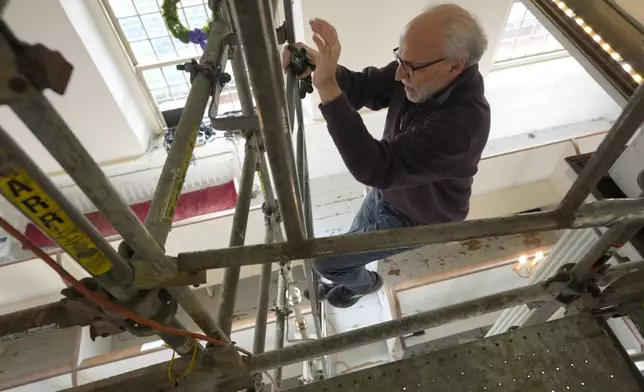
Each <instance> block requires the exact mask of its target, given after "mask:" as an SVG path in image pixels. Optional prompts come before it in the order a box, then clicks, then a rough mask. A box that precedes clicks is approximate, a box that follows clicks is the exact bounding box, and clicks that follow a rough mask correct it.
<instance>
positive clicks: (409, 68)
mask: <svg viewBox="0 0 644 392" xmlns="http://www.w3.org/2000/svg"><path fill="white" fill-rule="evenodd" d="M394 57H395V58H396V61H398V64H399V65H400V66H401V67H402V68H403V69H404V70H405V72H407V74H408V75H409V77H412V76H414V72H415V71H418V70H419V69H423V68H427V67H429V66H432V65H434V64H438V63H440V62H441V61H445V60H446V59H447V57H441V58H440V59H438V60H434V61H429V62H427V63H420V64H412V63H410V62H409V61H405V60H403V59H401V58H400V56H399V55H398V48H395V49H394Z"/></svg>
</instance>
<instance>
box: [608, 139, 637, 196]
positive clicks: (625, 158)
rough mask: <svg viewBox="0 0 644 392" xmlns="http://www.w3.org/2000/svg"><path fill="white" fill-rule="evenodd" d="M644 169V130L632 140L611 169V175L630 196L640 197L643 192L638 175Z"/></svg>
mask: <svg viewBox="0 0 644 392" xmlns="http://www.w3.org/2000/svg"><path fill="white" fill-rule="evenodd" d="M642 170H644V132H642V131H641V129H640V132H639V134H638V135H637V136H635V138H634V139H633V140H632V142H631V144H630V145H629V146H628V148H627V149H626V151H624V153H623V154H622V156H620V157H619V159H618V160H617V162H616V163H615V165H614V166H613V168H612V169H611V170H610V177H611V178H612V179H613V181H615V183H616V184H617V186H619V188H620V189H621V190H622V191H623V192H624V193H625V194H626V196H628V197H639V196H640V194H641V193H642V192H643V191H642V189H641V188H640V186H639V184H638V183H637V176H638V175H639V174H640V172H641V171H642Z"/></svg>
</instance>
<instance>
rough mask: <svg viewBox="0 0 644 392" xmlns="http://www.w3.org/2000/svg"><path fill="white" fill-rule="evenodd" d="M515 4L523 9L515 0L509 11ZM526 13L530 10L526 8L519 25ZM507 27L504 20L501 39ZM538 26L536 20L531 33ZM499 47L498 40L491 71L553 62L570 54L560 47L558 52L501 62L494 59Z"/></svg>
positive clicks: (539, 24) (515, 38) (538, 23)
mask: <svg viewBox="0 0 644 392" xmlns="http://www.w3.org/2000/svg"><path fill="white" fill-rule="evenodd" d="M516 4H521V5H522V6H523V7H525V6H524V5H523V3H522V2H521V1H520V0H515V1H513V2H512V3H511V5H510V9H512V7H514V6H515V5H516ZM528 13H530V10H528V9H527V8H526V10H525V13H524V16H523V18H522V20H521V25H522V24H523V22H524V21H525V19H526V15H527V14H528ZM509 17H510V13H509V12H508V18H509ZM507 25H508V20H507V19H506V22H505V25H504V28H503V31H502V32H501V37H503V34H504V32H505V29H506V27H507ZM521 25H520V26H521ZM538 26H542V25H541V23H540V22H539V21H538V20H537V24H535V26H534V28H533V33H534V30H536V28H537V27H538ZM519 31H520V28H519V29H518V31H517V35H518V33H519ZM548 36H550V37H552V38H553V39H554V36H552V34H550V33H549V32H548ZM516 40H517V36H515V37H514V43H516ZM500 45H501V38H500V39H499V44H498V45H497V47H496V48H495V53H494V56H493V64H492V70H501V69H507V68H512V67H518V66H521V65H527V64H533V63H538V62H542V61H550V60H555V59H559V58H563V57H568V56H570V54H569V53H568V52H567V51H566V49H565V48H563V47H562V48H561V49H559V50H554V51H549V52H543V53H535V54H530V55H526V56H521V57H515V58H513V57H510V58H508V59H503V60H497V59H496V58H497V54H498V51H499V47H500Z"/></svg>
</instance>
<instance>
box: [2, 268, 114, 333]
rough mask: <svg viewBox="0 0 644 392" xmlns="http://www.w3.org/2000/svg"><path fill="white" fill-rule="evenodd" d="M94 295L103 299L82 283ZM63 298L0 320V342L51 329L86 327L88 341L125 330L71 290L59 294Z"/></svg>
mask: <svg viewBox="0 0 644 392" xmlns="http://www.w3.org/2000/svg"><path fill="white" fill-rule="evenodd" d="M82 282H83V283H84V284H85V285H86V286H88V287H89V288H91V289H92V290H94V291H97V292H100V293H101V294H102V295H105V296H107V293H106V292H105V291H104V290H102V289H99V288H98V286H97V285H96V282H93V281H91V279H85V280H83V281H82ZM61 293H62V294H63V295H64V296H65V298H63V299H61V300H60V301H58V302H53V303H50V304H47V305H42V306H37V307H34V308H30V309H25V310H21V311H18V312H14V313H9V314H5V315H2V316H0V342H4V341H10V340H16V339H22V338H25V337H28V336H32V335H35V334H38V333H42V332H47V331H50V330H53V329H63V328H69V327H74V326H80V327H85V326H89V327H90V337H91V338H92V340H94V339H95V338H97V337H99V336H100V337H107V336H111V335H118V334H120V333H122V332H124V331H125V330H126V326H125V323H124V320H121V319H119V318H117V317H113V316H112V315H108V314H106V313H105V312H104V311H103V310H102V309H101V308H100V307H99V306H98V305H96V304H95V303H93V302H91V301H90V300H88V299H87V298H85V297H84V296H83V295H81V294H80V293H78V292H77V291H76V290H75V289H73V288H66V289H63V290H62V291H61Z"/></svg>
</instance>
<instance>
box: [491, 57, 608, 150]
mask: <svg viewBox="0 0 644 392" xmlns="http://www.w3.org/2000/svg"><path fill="white" fill-rule="evenodd" d="M485 84H486V86H485V87H486V97H487V98H488V101H489V102H490V107H491V108H492V130H491V139H495V138H499V137H504V136H511V135H517V134H521V133H526V132H533V131H538V130H543V129H548V128H553V127H559V126H562V125H568V124H574V123H578V122H583V121H590V120H599V119H607V120H613V119H615V118H616V117H617V115H618V114H619V113H620V109H619V106H617V104H616V103H615V102H613V101H612V99H611V98H610V97H609V96H608V94H606V93H605V92H604V90H602V88H601V87H600V86H599V85H598V84H597V83H596V82H595V81H594V80H593V79H592V78H591V77H590V76H589V75H588V74H587V73H586V72H585V71H584V69H583V68H582V67H581V66H580V65H579V64H578V63H577V61H576V60H575V59H573V58H572V57H565V58H561V59H557V60H552V61H544V62H540V63H536V64H529V65H524V66H520V67H515V68H508V69H504V70H500V71H495V72H490V74H489V75H488V77H487V78H486V80H485ZM592 130H593V129H586V130H583V132H588V131H592Z"/></svg>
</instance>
